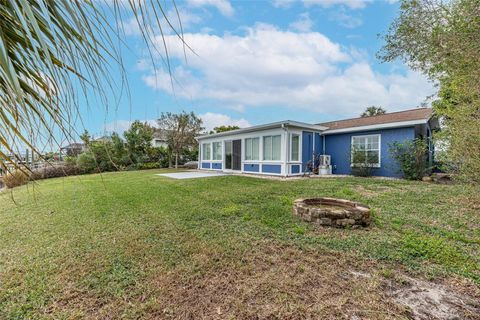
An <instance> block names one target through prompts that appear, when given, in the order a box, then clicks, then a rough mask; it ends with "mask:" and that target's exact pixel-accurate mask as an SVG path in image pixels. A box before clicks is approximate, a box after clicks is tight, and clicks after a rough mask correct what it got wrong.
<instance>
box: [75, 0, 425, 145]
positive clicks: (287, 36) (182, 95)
mask: <svg viewBox="0 0 480 320" xmlns="http://www.w3.org/2000/svg"><path fill="white" fill-rule="evenodd" d="M176 4H177V7H178V10H179V15H180V19H181V22H182V26H183V30H184V37H185V41H186V43H187V44H188V46H189V47H190V48H191V49H188V48H187V49H186V50H184V49H185V48H184V46H182V43H181V42H180V41H179V39H178V37H177V36H176V35H175V34H173V32H172V31H171V30H168V29H169V28H168V27H167V26H166V25H164V26H163V27H164V31H166V34H165V37H164V38H165V42H166V44H167V50H168V54H169V61H170V70H171V75H172V77H170V73H169V71H168V68H167V67H165V65H164V64H163V63H162V61H164V60H162V59H164V58H165V54H159V53H164V49H163V40H162V37H161V34H160V31H159V30H158V29H157V28H154V29H153V30H154V31H153V32H155V38H154V39H153V45H154V46H157V48H158V50H157V51H155V50H154V51H155V52H153V54H149V51H148V50H147V46H146V44H145V43H144V42H143V41H142V37H141V32H140V30H139V27H138V25H137V24H136V22H135V20H134V19H133V17H130V16H125V17H124V18H123V19H122V21H121V25H122V27H123V29H124V32H125V41H126V43H127V45H128V50H124V52H123V55H122V57H123V59H124V61H123V63H124V68H125V75H126V76H127V79H128V83H129V95H127V94H123V95H122V96H121V98H120V99H119V97H118V96H120V94H119V93H118V92H117V93H115V94H117V95H118V96H117V97H112V98H114V99H115V100H119V103H118V105H116V106H115V108H111V107H109V108H106V107H105V106H102V105H101V103H99V104H98V105H88V106H86V105H85V106H84V108H83V109H82V111H81V112H82V118H83V126H85V127H86V129H88V130H89V131H90V132H91V133H93V134H94V135H95V136H100V135H102V134H104V133H109V132H112V131H117V132H122V131H123V130H125V129H126V128H128V126H129V124H130V123H131V121H133V120H136V119H138V120H143V121H149V122H151V123H154V120H155V119H157V118H158V117H159V116H160V114H161V113H162V112H174V113H177V112H181V111H182V110H185V111H187V112H190V111H193V112H195V113H196V114H197V115H199V116H200V117H201V118H202V119H203V122H204V126H205V127H206V129H207V130H210V129H212V128H213V127H215V126H219V125H238V126H240V127H247V126H251V125H258V124H263V123H268V122H275V121H280V120H296V121H303V122H307V123H319V122H323V121H329V120H335V119H344V118H349V117H356V116H359V114H360V113H362V111H363V110H364V109H365V108H366V107H368V106H370V105H376V106H382V107H384V108H385V109H386V110H387V111H399V110H405V109H412V108H415V107H417V106H419V105H421V104H422V103H423V102H424V101H425V100H426V97H428V96H430V95H432V94H433V93H434V88H433V85H432V84H431V83H429V82H428V81H427V80H426V78H425V77H424V76H422V75H421V74H419V73H416V72H414V71H412V70H410V69H408V67H406V66H405V65H403V64H402V63H401V62H399V61H398V62H393V63H381V62H380V61H379V60H378V59H377V58H376V53H377V52H378V50H379V49H380V48H381V47H382V44H383V40H382V39H381V38H380V37H379V34H384V33H385V32H386V31H387V30H388V27H389V25H390V24H391V22H392V21H393V19H394V18H395V17H396V15H397V14H398V9H399V3H398V2H397V1H395V0H305V1H290V0H283V1H281V0H265V1H233V0H184V1H179V0H177V1H176ZM165 9H166V11H167V15H168V16H170V17H171V21H172V24H173V25H174V27H176V28H178V19H177V17H176V15H175V11H174V9H173V7H172V6H171V5H170V3H169V2H168V1H167V2H166V7H165ZM107 109H108V111H107Z"/></svg>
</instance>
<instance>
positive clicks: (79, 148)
mask: <svg viewBox="0 0 480 320" xmlns="http://www.w3.org/2000/svg"><path fill="white" fill-rule="evenodd" d="M86 150H87V148H86V146H85V144H84V143H81V142H73V143H70V144H69V145H67V146H65V147H61V148H60V153H61V154H64V155H67V156H69V157H75V156H78V155H79V154H80V153H82V152H84V151H86Z"/></svg>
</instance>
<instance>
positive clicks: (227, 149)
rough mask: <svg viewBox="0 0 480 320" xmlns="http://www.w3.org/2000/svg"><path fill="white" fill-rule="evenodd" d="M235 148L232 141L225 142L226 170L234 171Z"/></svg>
mask: <svg viewBox="0 0 480 320" xmlns="http://www.w3.org/2000/svg"><path fill="white" fill-rule="evenodd" d="M232 154H233V146H232V141H225V169H229V170H232V164H233V156H232Z"/></svg>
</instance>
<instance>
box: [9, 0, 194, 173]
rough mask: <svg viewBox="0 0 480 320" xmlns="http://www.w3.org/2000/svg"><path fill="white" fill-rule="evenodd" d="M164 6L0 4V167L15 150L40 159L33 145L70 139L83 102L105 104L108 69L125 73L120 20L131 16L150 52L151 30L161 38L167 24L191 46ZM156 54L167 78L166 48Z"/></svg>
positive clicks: (42, 0)
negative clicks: (25, 150)
mask: <svg viewBox="0 0 480 320" xmlns="http://www.w3.org/2000/svg"><path fill="white" fill-rule="evenodd" d="M171 1H172V5H173V7H174V8H175V10H176V12H177V15H178V10H177V8H176V5H175V3H174V0H171ZM165 6H166V3H165V2H160V0H158V1H154V0H135V1H133V0H131V1H128V2H125V1H122V0H112V1H107V0H105V2H103V3H102V2H99V1H88V0H84V1H80V0H77V1H71V0H0V149H4V150H5V151H0V167H3V168H7V164H8V163H11V164H16V163H17V161H15V160H16V159H15V157H16V154H17V150H18V148H19V146H22V147H25V148H29V149H30V150H33V152H35V153H36V154H37V155H38V156H41V152H40V150H38V146H37V145H36V143H35V142H36V141H37V140H38V139H40V140H44V141H46V140H48V141H52V142H53V143H54V144H55V145H56V146H60V141H59V139H58V137H59V136H64V137H66V138H67V139H73V136H75V135H77V132H76V130H75V127H76V123H77V121H81V116H80V114H79V105H80V102H79V101H80V100H82V99H83V100H87V101H89V99H91V96H92V92H94V94H93V95H95V96H96V97H97V98H99V99H100V100H101V101H102V104H104V105H105V107H107V106H108V101H107V100H108V99H107V94H105V90H106V89H110V90H116V87H115V81H114V80H113V78H112V76H111V68H112V67H114V66H112V63H113V64H115V65H116V66H118V67H120V70H121V72H124V69H123V65H122V58H121V54H120V53H119V52H120V50H118V46H119V45H120V46H122V45H125V44H124V42H123V40H122V33H121V32H120V30H119V29H118V25H119V22H121V21H120V20H121V19H122V18H123V17H124V15H125V14H130V15H132V14H133V15H134V16H135V17H136V20H137V23H138V25H139V28H140V30H141V33H142V37H143V39H144V41H145V42H146V44H147V45H149V47H150V44H151V43H152V42H151V40H152V38H153V37H154V35H153V34H152V33H153V31H152V30H154V29H155V30H160V32H161V35H162V36H163V35H164V31H163V29H162V26H161V24H162V22H163V23H164V22H165V21H166V23H167V24H166V25H167V26H168V27H169V28H170V29H171V30H170V32H173V33H174V34H176V35H177V37H178V38H179V41H181V42H182V43H183V45H184V48H189V47H188V45H187V44H186V43H185V41H184V39H183V29H182V28H181V27H180V31H177V30H176V28H175V27H174V26H173V24H172V23H171V22H170V21H169V18H168V17H167V14H166V11H165ZM150 13H153V15H154V17H155V19H151V18H150ZM111 17H114V19H113V21H111V20H112V19H109V18H111ZM178 18H179V19H180V17H178ZM154 24H156V28H154V26H153V25H154ZM164 26H165V25H164ZM180 26H181V24H180ZM189 49H191V48H189ZM155 50H160V51H161V52H160V53H161V56H162V57H164V65H165V67H166V68H167V69H168V70H169V72H170V70H171V67H170V64H169V61H168V47H167V45H166V44H164V46H163V48H162V49H158V48H155ZM122 79H126V77H125V76H124V75H123V76H122ZM123 87H125V84H124V83H123V82H122V88H123Z"/></svg>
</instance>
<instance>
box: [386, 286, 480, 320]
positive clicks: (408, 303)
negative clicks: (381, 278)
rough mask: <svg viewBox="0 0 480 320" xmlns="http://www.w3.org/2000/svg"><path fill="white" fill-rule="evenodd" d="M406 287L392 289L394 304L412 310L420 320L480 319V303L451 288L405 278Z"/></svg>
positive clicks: (412, 313)
mask: <svg viewBox="0 0 480 320" xmlns="http://www.w3.org/2000/svg"><path fill="white" fill-rule="evenodd" d="M404 280H405V285H404V286H402V287H399V288H392V289H391V291H390V293H389V294H390V295H391V297H392V298H393V300H394V301H395V302H396V303H398V304H400V305H403V306H405V307H407V308H408V310H410V313H411V317H412V318H413V319H418V320H429V319H439V320H453V319H480V302H479V301H478V300H474V299H473V298H471V297H469V296H466V295H464V294H461V293H457V292H454V291H453V290H452V289H451V288H449V287H447V286H444V285H441V284H436V283H432V282H427V281H422V280H418V279H413V278H411V277H405V276H404Z"/></svg>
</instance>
